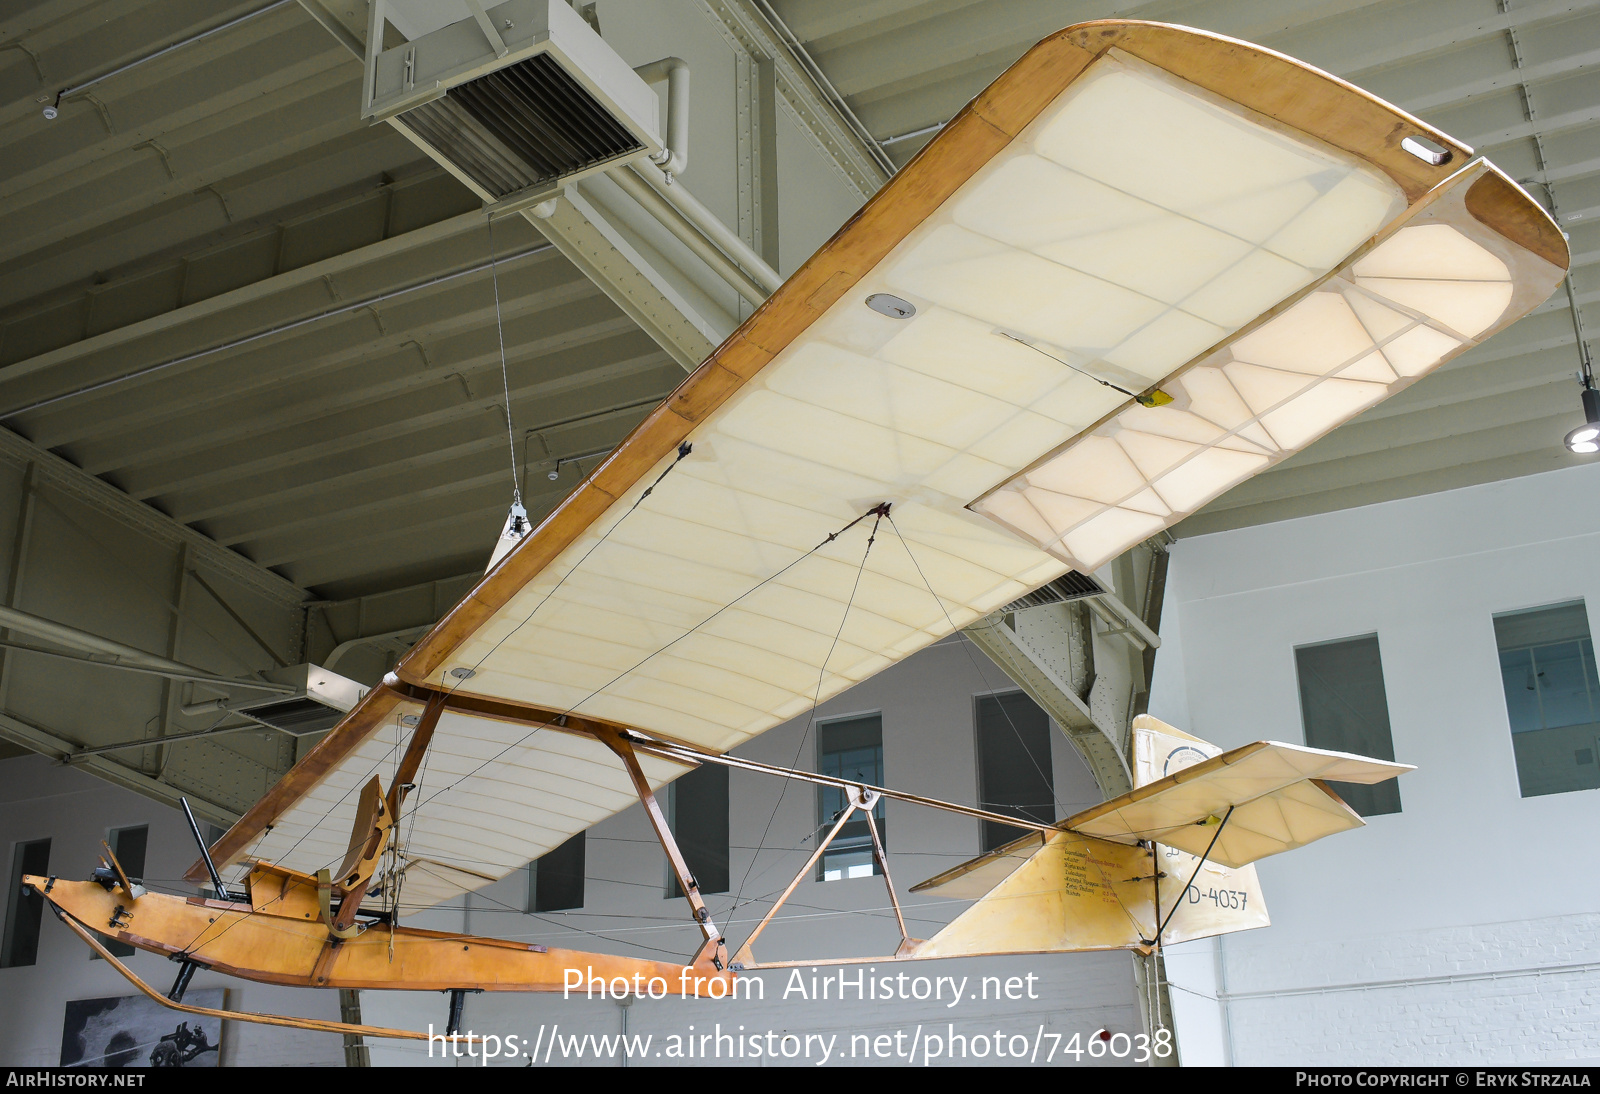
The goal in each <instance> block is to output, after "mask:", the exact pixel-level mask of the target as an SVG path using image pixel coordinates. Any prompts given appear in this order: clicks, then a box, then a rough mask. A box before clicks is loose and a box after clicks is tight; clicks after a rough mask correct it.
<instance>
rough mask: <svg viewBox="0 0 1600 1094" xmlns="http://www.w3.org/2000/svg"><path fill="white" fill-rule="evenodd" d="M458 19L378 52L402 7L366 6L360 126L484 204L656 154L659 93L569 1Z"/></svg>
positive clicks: (379, 0) (530, 2) (531, 3)
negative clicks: (423, 159)
mask: <svg viewBox="0 0 1600 1094" xmlns="http://www.w3.org/2000/svg"><path fill="white" fill-rule="evenodd" d="M430 6H431V5H430ZM446 7H447V5H443V4H441V5H439V6H438V7H436V8H434V13H435V14H437V12H438V11H439V10H441V9H444V8H446ZM456 7H457V8H458V10H459V11H460V12H461V13H462V14H463V15H464V17H463V18H461V19H459V20H458V21H456V22H453V23H449V24H447V25H445V26H441V27H438V28H437V29H434V30H431V31H430V32H429V33H426V34H422V35H420V36H419V37H416V38H415V39H413V40H411V41H407V42H402V43H401V44H399V45H396V46H392V47H390V48H388V49H382V48H380V45H381V43H382V42H383V41H384V30H385V27H386V23H387V20H388V13H390V12H392V13H393V14H394V15H395V16H396V17H397V18H399V17H400V16H401V15H402V14H403V12H404V10H405V5H404V3H403V0H402V2H401V3H394V4H391V3H389V2H388V0H373V3H372V8H371V28H370V29H369V31H368V35H367V41H368V47H367V82H366V88H365V91H366V95H365V98H366V102H365V104H364V108H363V111H362V116H363V117H367V118H371V119H374V120H386V121H388V122H389V123H390V124H391V125H393V126H394V127H395V128H396V129H398V130H400V132H402V133H404V134H405V135H406V136H407V137H408V138H409V139H410V140H411V141H413V142H414V143H416V144H417V145H418V146H419V147H421V148H422V149H423V150H424V151H425V152H427V153H428V155H429V156H431V157H432V158H433V159H435V160H437V161H438V162H439V163H440V164H441V165H443V166H444V167H445V168H446V169H447V170H449V171H450V172H451V173H452V174H454V175H455V176H456V177H457V178H459V179H460V180H461V181H462V182H464V183H466V184H467V185H468V186H470V187H471V188H472V189H473V190H474V191H476V192H477V194H478V195H479V196H480V197H482V198H483V199H484V200H485V201H487V202H490V203H491V204H496V203H500V202H503V201H506V200H508V199H521V198H529V199H536V198H537V197H538V196H539V195H541V194H548V193H553V192H554V191H555V190H557V189H559V188H560V186H562V185H564V184H565V183H567V182H571V181H573V180H575V179H578V178H581V177H583V176H584V175H587V174H590V173H592V172H594V171H600V170H604V169H606V168H609V167H613V166H615V165H617V164H619V163H622V162H625V161H627V160H630V159H633V158H636V157H638V156H643V155H647V154H650V153H654V152H659V151H661V147H662V146H661V136H660V132H659V129H658V122H657V118H658V102H657V98H656V93H655V91H654V90H652V89H651V88H650V86H649V85H648V84H646V83H645V82H644V80H643V79H641V78H640V77H639V76H638V75H637V74H636V73H634V71H633V70H632V69H630V68H629V67H628V65H627V63H626V62H625V61H623V60H622V58H621V57H619V56H617V54H616V53H615V52H614V51H613V50H612V49H611V47H610V46H608V45H607V44H606V43H605V42H604V41H602V40H601V38H600V36H599V35H598V34H596V33H595V32H594V31H593V30H592V29H590V27H589V25H588V24H587V23H585V22H584V21H583V18H582V17H581V16H579V15H578V14H577V13H576V12H574V11H573V10H572V8H571V7H569V6H568V5H567V4H566V3H565V0H510V2H509V3H505V4H500V5H498V6H496V7H491V8H487V9H485V8H484V7H483V6H482V5H481V4H478V3H475V2H469V0H462V2H461V3H459V4H458V5H456Z"/></svg>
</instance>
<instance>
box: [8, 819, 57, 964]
mask: <svg viewBox="0 0 1600 1094" xmlns="http://www.w3.org/2000/svg"><path fill="white" fill-rule="evenodd" d="M49 872H50V841H49V840H47V839H36V840H30V841H29V842H27V843H19V844H17V845H16V846H15V847H14V848H13V849H12V852H11V891H10V893H9V894H7V898H6V937H5V943H4V947H3V950H4V952H0V966H3V967H5V968H8V969H11V968H15V967H16V966H18V965H31V964H33V963H34V961H35V960H36V959H37V958H38V956H39V920H40V918H41V917H42V916H43V915H44V897H42V896H40V895H39V894H38V893H36V892H33V891H32V890H29V891H27V892H23V889H22V876H23V875H24V874H34V875H46V874H49Z"/></svg>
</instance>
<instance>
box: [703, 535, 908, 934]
mask: <svg viewBox="0 0 1600 1094" xmlns="http://www.w3.org/2000/svg"><path fill="white" fill-rule="evenodd" d="M870 512H872V513H876V514H877V518H876V519H875V520H873V522H872V533H871V534H870V535H869V536H867V547H866V550H864V551H862V552H861V565H860V566H858V567H856V580H855V584H853V585H851V586H850V599H848V600H846V601H845V605H844V613H843V614H842V615H841V616H840V617H839V629H838V630H836V631H834V632H833V642H832V643H831V644H830V645H829V646H828V652H827V654H826V655H825V656H824V657H823V658H822V664H821V665H819V666H818V667H817V687H816V691H815V692H814V693H813V694H812V697H811V714H810V716H809V718H808V719H807V721H806V728H805V732H803V733H802V734H801V735H800V744H799V745H798V746H797V747H796V748H795V752H794V759H793V760H792V761H791V762H790V764H789V766H790V767H794V766H795V765H796V764H798V763H799V762H800V754H801V753H802V752H804V751H805V747H806V741H808V740H810V738H811V730H812V728H813V727H815V725H816V724H817V706H818V705H819V704H820V702H821V700H822V681H823V678H824V677H826V676H827V674H828V661H829V660H830V659H831V658H832V657H833V651H834V650H835V649H837V648H838V647H839V637H840V636H841V635H842V634H844V625H845V622H846V621H847V620H849V618H850V608H851V606H852V605H853V604H855V602H856V591H857V590H858V589H860V588H861V575H862V574H863V573H864V572H866V569H867V556H869V555H870V554H872V544H873V542H874V541H875V540H876V539H877V538H878V526H879V525H881V524H882V523H883V518H884V517H885V516H888V514H889V506H888V505H887V504H884V505H879V506H878V507H877V508H875V509H872V510H870ZM866 515H867V514H865V513H863V514H862V516H866ZM857 519H858V520H859V519H860V518H859V517H858V518H857ZM851 523H854V522H853V521H852V522H851ZM829 538H830V539H831V538H832V537H829ZM793 781H794V776H792V775H785V776H784V777H783V788H782V789H781V790H779V791H778V800H777V801H775V802H773V803H772V815H771V816H769V817H768V818H767V826H766V827H765V828H763V829H762V830H761V838H760V839H759V840H757V841H756V851H755V854H753V855H751V856H750V863H749V865H748V866H746V867H745V869H744V876H743V877H741V878H740V879H739V888H738V891H737V892H735V893H734V896H733V906H734V907H735V908H738V907H739V899H740V898H741V897H742V896H744V886H745V882H747V881H748V880H749V879H750V871H751V870H752V869H754V868H755V864H756V860H757V859H758V858H760V857H761V848H762V847H763V846H764V845H765V844H766V842H767V834H768V833H769V832H771V831H772V822H773V821H774V820H776V819H777V817H778V809H779V808H780V807H781V806H782V805H783V798H784V795H786V794H787V793H788V792H789V784H790V783H791V782H793ZM873 808H874V809H876V808H877V805H876V804H874V805H873Z"/></svg>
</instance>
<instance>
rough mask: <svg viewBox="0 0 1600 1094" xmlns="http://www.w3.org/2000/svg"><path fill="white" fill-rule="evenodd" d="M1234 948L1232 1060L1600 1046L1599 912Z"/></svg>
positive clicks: (1360, 1059)
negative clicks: (1240, 950) (1327, 940)
mask: <svg viewBox="0 0 1600 1094" xmlns="http://www.w3.org/2000/svg"><path fill="white" fill-rule="evenodd" d="M1238 949H1239V948H1238V947H1235V950H1234V953H1233V954H1230V955H1229V958H1228V962H1227V972H1228V986H1229V993H1228V994H1227V995H1226V996H1225V999H1226V1004H1227V1018H1228V1027H1229V1029H1230V1031H1231V1035H1232V1041H1233V1045H1232V1048H1233V1061H1234V1063H1236V1064H1241V1065H1272V1064H1279V1065H1287V1064H1312V1065H1314V1064H1327V1065H1341V1064H1343V1065H1351V1064H1385V1063H1391V1064H1420V1063H1431V1062H1445V1063H1452V1064H1522V1063H1534V1062H1549V1061H1557V1060H1593V1059H1596V1058H1600V915H1596V914H1593V913H1589V914H1583V915H1570V916H1552V917H1549V918H1545V919H1534V920H1524V921H1522V922H1516V923H1492V924H1483V925H1476V926H1461V927H1449V928H1443V929H1422V930H1412V931H1404V932H1398V933H1395V934H1390V935H1379V936H1375V937H1368V938H1355V939H1341V940H1338V941H1329V942H1322V943H1312V944H1309V945H1295V946H1254V947H1251V948H1250V949H1249V950H1248V951H1246V952H1245V953H1242V954H1241V953H1238ZM1224 953H1228V950H1227V944H1226V943H1224Z"/></svg>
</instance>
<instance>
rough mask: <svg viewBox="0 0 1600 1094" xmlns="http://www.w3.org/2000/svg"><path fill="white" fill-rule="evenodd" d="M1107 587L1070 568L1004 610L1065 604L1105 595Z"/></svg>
mask: <svg viewBox="0 0 1600 1094" xmlns="http://www.w3.org/2000/svg"><path fill="white" fill-rule="evenodd" d="M1105 592H1106V590H1105V588H1104V587H1103V586H1101V584H1100V582H1098V581H1096V580H1095V579H1094V578H1092V577H1090V576H1089V575H1088V574H1080V573H1079V572H1078V571H1076V570H1068V571H1067V572H1066V573H1064V574H1062V575H1061V576H1060V577H1058V578H1056V579H1055V580H1054V581H1052V582H1050V583H1049V584H1048V585H1043V586H1041V587H1039V588H1037V589H1035V590H1033V592H1031V593H1026V594H1024V595H1023V596H1022V597H1020V598H1019V599H1017V600H1013V601H1012V602H1011V603H1009V604H1007V605H1006V606H1005V607H1004V608H1002V609H1000V610H1001V611H1003V612H1020V611H1022V609H1024V608H1037V607H1040V606H1041V605H1044V604H1063V603H1065V602H1067V601H1069V600H1083V599H1085V598H1086V597H1091V596H1104V595H1105Z"/></svg>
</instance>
